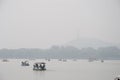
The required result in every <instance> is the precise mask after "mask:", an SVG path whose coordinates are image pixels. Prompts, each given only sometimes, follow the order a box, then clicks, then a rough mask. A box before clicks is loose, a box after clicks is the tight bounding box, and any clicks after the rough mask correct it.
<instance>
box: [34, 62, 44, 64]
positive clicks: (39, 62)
mask: <svg viewBox="0 0 120 80" xmlns="http://www.w3.org/2000/svg"><path fill="white" fill-rule="evenodd" d="M34 64H46V63H45V62H36V63H34Z"/></svg>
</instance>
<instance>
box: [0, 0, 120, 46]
mask: <svg viewBox="0 0 120 80" xmlns="http://www.w3.org/2000/svg"><path fill="white" fill-rule="evenodd" d="M78 34H79V38H96V39H100V40H103V41H105V42H110V43H114V44H118V43H120V37H119V34H120V1H119V0H0V48H48V47H50V46H52V45H64V44H65V43H67V42H69V41H71V40H74V39H76V38H77V36H78Z"/></svg>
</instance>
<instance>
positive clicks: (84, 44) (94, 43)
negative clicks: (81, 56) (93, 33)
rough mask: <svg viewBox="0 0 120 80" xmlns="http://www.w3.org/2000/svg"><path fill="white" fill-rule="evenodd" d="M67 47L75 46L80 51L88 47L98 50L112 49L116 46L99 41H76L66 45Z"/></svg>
mask: <svg viewBox="0 0 120 80" xmlns="http://www.w3.org/2000/svg"><path fill="white" fill-rule="evenodd" d="M65 46H73V47H76V48H79V49H81V48H88V47H92V48H95V49H96V48H100V47H110V46H114V45H113V44H111V43H107V42H104V41H102V40H97V39H76V40H72V41H70V42H68V43H66V44H65Z"/></svg>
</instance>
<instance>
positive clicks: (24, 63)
mask: <svg viewBox="0 0 120 80" xmlns="http://www.w3.org/2000/svg"><path fill="white" fill-rule="evenodd" d="M21 65H22V66H29V65H30V64H29V62H28V61H22V62H21Z"/></svg>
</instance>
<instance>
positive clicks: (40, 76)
mask: <svg viewBox="0 0 120 80" xmlns="http://www.w3.org/2000/svg"><path fill="white" fill-rule="evenodd" d="M21 61H24V60H15V59H13V60H10V61H9V62H2V61H0V80H114V78H115V77H116V76H117V75H119V74H120V61H116V60H114V61H105V62H104V63H101V62H100V61H95V62H88V61H87V60H77V61H72V60H68V61H67V62H60V61H57V60H52V61H50V62H48V61H45V62H46V68H47V70H46V71H33V70H32V68H33V63H35V62H40V61H44V60H29V62H30V66H28V67H27V66H26V67H23V66H21Z"/></svg>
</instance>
